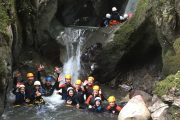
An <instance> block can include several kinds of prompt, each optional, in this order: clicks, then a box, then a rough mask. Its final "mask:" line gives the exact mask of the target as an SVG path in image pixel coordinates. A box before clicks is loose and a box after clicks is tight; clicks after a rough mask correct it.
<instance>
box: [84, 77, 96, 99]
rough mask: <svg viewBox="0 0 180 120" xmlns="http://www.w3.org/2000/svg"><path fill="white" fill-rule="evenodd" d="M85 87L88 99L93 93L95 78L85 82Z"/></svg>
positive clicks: (89, 78)
mask: <svg viewBox="0 0 180 120" xmlns="http://www.w3.org/2000/svg"><path fill="white" fill-rule="evenodd" d="M83 86H84V90H85V94H86V99H87V98H88V97H89V96H90V95H92V93H93V86H94V77H92V76H89V77H88V80H85V81H84V83H83Z"/></svg>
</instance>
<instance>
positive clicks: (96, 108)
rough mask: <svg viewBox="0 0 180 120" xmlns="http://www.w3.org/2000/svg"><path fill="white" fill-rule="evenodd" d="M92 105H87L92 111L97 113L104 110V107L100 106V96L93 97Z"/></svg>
mask: <svg viewBox="0 0 180 120" xmlns="http://www.w3.org/2000/svg"><path fill="white" fill-rule="evenodd" d="M94 102H95V104H94V106H92V107H89V110H90V111H92V112H97V113H101V112H104V108H103V106H102V100H101V98H100V97H96V98H95V99H94Z"/></svg>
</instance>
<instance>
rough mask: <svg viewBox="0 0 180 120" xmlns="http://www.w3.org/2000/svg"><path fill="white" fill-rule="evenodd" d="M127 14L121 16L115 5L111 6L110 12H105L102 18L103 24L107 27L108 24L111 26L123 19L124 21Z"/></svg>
mask: <svg viewBox="0 0 180 120" xmlns="http://www.w3.org/2000/svg"><path fill="white" fill-rule="evenodd" d="M128 17H129V16H128V14H126V13H125V14H124V15H123V16H121V15H120V14H119V12H118V10H117V8H116V7H113V8H112V12H111V14H110V13H107V14H106V17H105V18H104V20H103V26H104V27H108V26H113V25H117V24H120V23H122V22H124V21H126V20H127V19H128Z"/></svg>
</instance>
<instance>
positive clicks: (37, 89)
mask: <svg viewBox="0 0 180 120" xmlns="http://www.w3.org/2000/svg"><path fill="white" fill-rule="evenodd" d="M43 94H44V91H43V88H42V87H41V83H40V81H35V82H34V97H35V99H34V104H35V105H42V104H45V101H44V100H43V98H42V95H43Z"/></svg>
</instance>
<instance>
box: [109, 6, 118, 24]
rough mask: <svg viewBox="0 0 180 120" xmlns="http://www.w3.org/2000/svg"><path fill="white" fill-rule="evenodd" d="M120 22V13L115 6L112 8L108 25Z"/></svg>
mask: <svg viewBox="0 0 180 120" xmlns="http://www.w3.org/2000/svg"><path fill="white" fill-rule="evenodd" d="M119 23H120V15H119V12H118V11H117V8H116V7H113V8H112V14H111V20H110V21H109V25H110V26H113V25H117V24H119Z"/></svg>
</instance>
